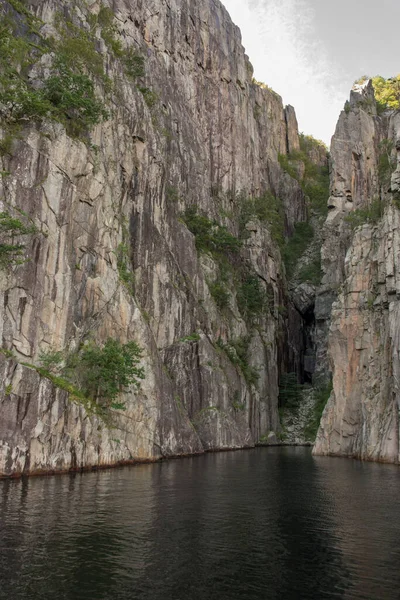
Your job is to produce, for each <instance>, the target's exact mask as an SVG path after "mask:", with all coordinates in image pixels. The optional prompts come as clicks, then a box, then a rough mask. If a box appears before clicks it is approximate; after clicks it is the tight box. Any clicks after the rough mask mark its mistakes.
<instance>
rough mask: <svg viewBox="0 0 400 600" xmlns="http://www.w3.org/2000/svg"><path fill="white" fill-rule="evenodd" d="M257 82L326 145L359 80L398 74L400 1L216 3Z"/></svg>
mask: <svg viewBox="0 0 400 600" xmlns="http://www.w3.org/2000/svg"><path fill="white" fill-rule="evenodd" d="M222 2H223V4H224V5H225V6H226V8H227V9H228V11H229V12H230V15H231V17H232V19H233V21H234V22H235V23H236V25H239V27H240V29H241V31H242V37H243V45H244V47H245V48H246V52H247V54H248V55H249V57H250V60H251V62H252V64H253V66H254V69H255V73H254V76H255V77H256V79H258V80H260V81H263V82H265V83H267V84H268V85H269V86H271V87H272V88H273V89H274V90H275V91H276V92H278V93H279V94H280V95H281V96H282V97H283V101H284V103H285V104H292V105H293V106H294V107H295V109H296V113H297V118H298V121H299V128H300V131H304V133H308V134H312V135H314V137H316V138H319V139H322V140H324V141H325V142H326V143H327V144H328V145H329V143H330V138H331V136H332V135H333V132H334V130H335V126H336V121H337V119H338V116H339V113H340V110H341V109H342V108H343V104H344V102H345V100H346V99H347V98H348V95H349V93H350V89H351V86H352V84H353V82H354V80H355V79H357V78H358V77H360V76H361V75H366V74H368V75H377V74H380V75H383V76H384V77H390V76H392V75H396V74H398V73H400V50H399V49H400V42H399V33H398V28H399V22H400V0H379V1H377V0H222Z"/></svg>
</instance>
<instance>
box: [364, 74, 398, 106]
mask: <svg viewBox="0 0 400 600" xmlns="http://www.w3.org/2000/svg"><path fill="white" fill-rule="evenodd" d="M368 79H371V80H372V85H373V87H374V92H375V98H376V102H377V105H378V108H379V109H381V110H382V111H383V110H386V109H388V108H389V109H392V110H398V109H399V108H400V74H399V75H396V76H395V77H390V78H389V79H385V78H384V77H382V76H381V75H376V76H375V77H368V76H367V75H364V76H363V77H361V78H360V79H357V81H356V82H355V83H356V84H360V83H364V82H365V81H367V80H368Z"/></svg>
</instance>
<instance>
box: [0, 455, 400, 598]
mask: <svg viewBox="0 0 400 600" xmlns="http://www.w3.org/2000/svg"><path fill="white" fill-rule="evenodd" d="M399 564H400V471H399V469H398V467H395V466H390V465H378V464H368V463H361V462H356V461H352V460H344V459H335V458H322V457H321V458H313V457H312V456H311V453H310V450H309V449H304V448H259V449H255V450H250V451H239V452H232V453H220V454H208V455H205V456H200V457H196V458H188V459H182V460H172V461H168V462H163V463H158V464H152V465H141V466H137V467H125V468H122V469H112V470H108V471H102V472H95V473H87V474H77V475H64V476H55V477H41V478H31V479H24V480H19V481H1V482H0V598H1V600H3V599H4V600H5V599H7V600H14V599H15V600H42V599H43V600H239V599H245V600H260V599H262V600H267V599H268V600H275V599H276V600H285V599H303V598H304V599H307V600H314V599H315V600H322V599H325V598H346V599H347V598H351V599H352V598H357V599H358V598H365V599H368V600H374V599H376V600H378V599H379V600H386V599H392V598H393V599H396V600H397V599H398V598H399V596H400V591H399V590H400V569H399Z"/></svg>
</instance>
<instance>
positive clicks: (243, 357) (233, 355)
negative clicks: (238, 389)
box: [217, 336, 260, 385]
mask: <svg viewBox="0 0 400 600" xmlns="http://www.w3.org/2000/svg"><path fill="white" fill-rule="evenodd" d="M217 346H218V348H220V349H221V350H223V351H224V352H225V354H226V355H227V357H228V358H229V360H230V361H231V363H232V364H233V365H235V366H237V367H239V369H240V370H241V372H242V374H243V376H244V378H245V380H246V382H247V383H248V384H249V385H256V383H257V382H258V380H259V377H260V375H259V372H258V369H256V368H255V367H252V366H251V365H250V364H249V360H248V359H249V346H250V336H245V337H242V338H238V339H236V340H229V342H223V341H222V339H221V338H219V339H218V341H217Z"/></svg>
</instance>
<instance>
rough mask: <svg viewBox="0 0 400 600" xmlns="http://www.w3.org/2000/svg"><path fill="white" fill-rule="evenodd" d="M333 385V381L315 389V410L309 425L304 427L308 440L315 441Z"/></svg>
mask: <svg viewBox="0 0 400 600" xmlns="http://www.w3.org/2000/svg"><path fill="white" fill-rule="evenodd" d="M332 389H333V386H332V382H329V383H327V384H326V385H324V386H321V387H318V388H316V389H315V391H314V399H315V405H314V411H313V416H312V419H311V420H310V421H309V422H308V423H307V426H306V427H305V429H304V436H305V438H306V440H311V441H315V438H316V437H317V433H318V429H319V425H320V422H321V417H322V413H323V412H324V409H325V406H326V403H327V402H328V400H329V396H330V395H331V392H332Z"/></svg>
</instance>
